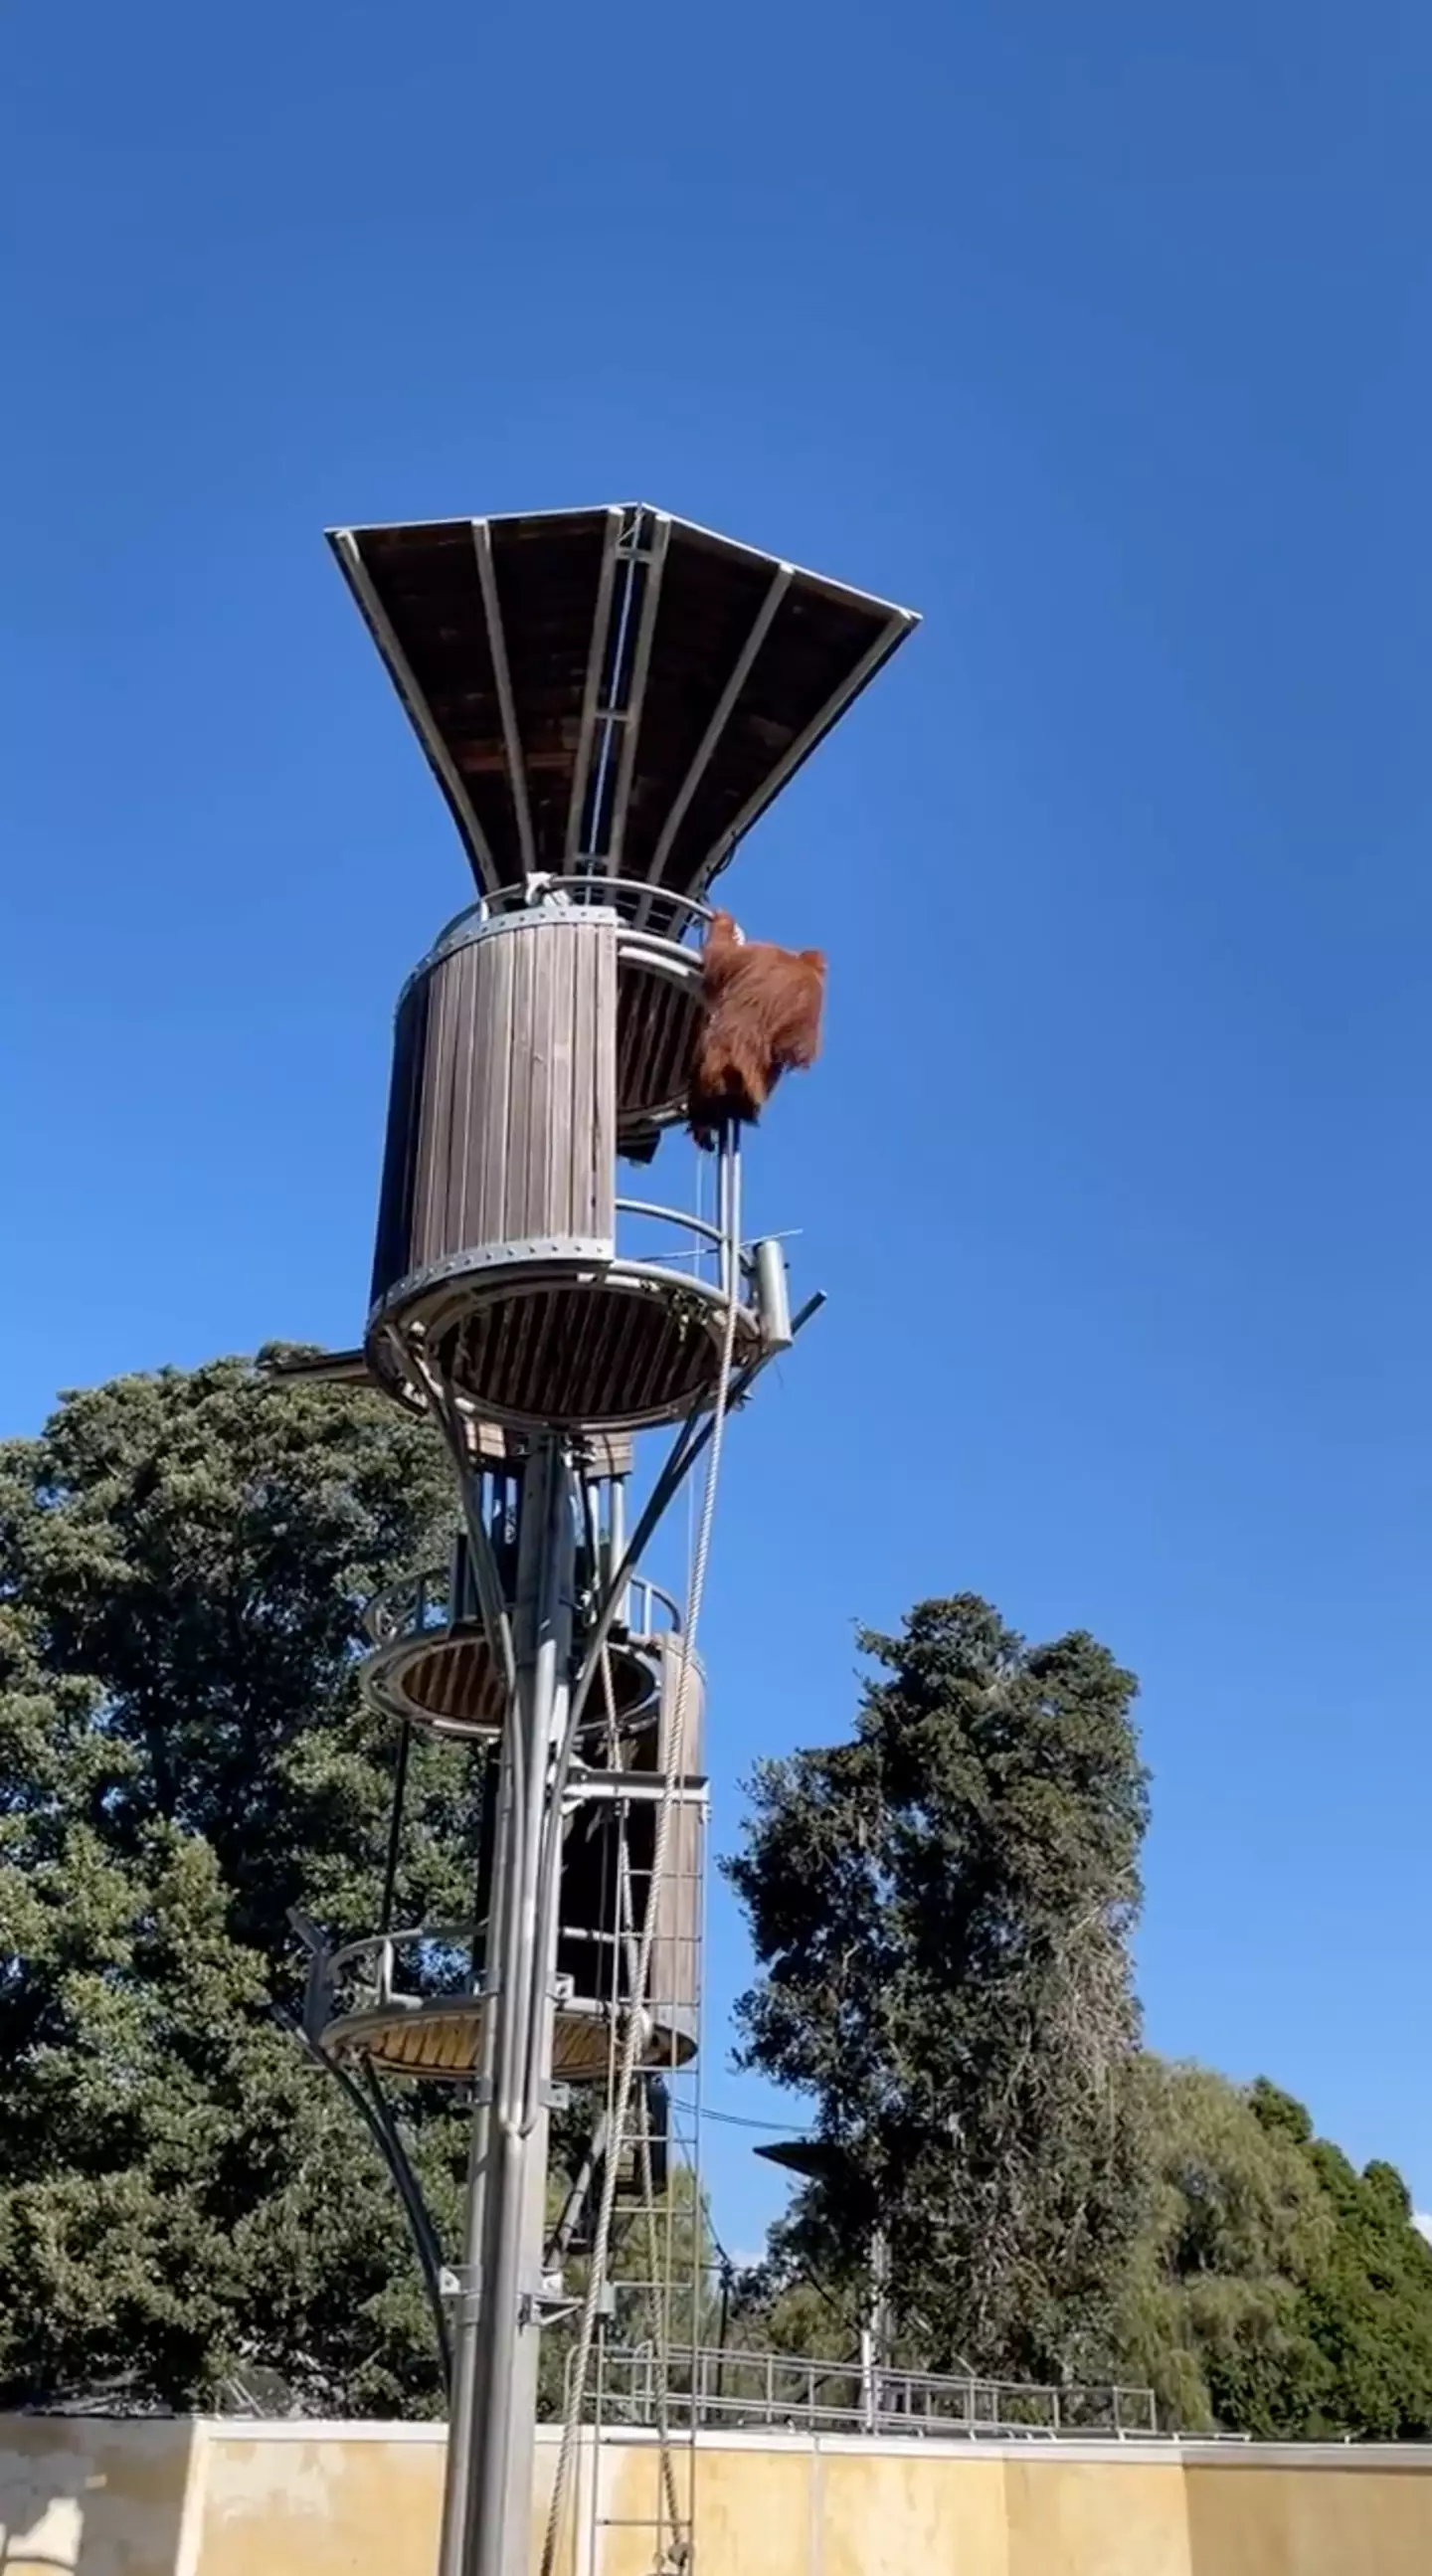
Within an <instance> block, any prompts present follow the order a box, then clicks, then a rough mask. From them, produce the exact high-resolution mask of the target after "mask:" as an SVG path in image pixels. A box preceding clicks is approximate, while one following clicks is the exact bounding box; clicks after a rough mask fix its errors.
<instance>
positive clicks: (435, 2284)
mask: <svg viewBox="0 0 1432 2576" xmlns="http://www.w3.org/2000/svg"><path fill="white" fill-rule="evenodd" d="M273 2009H274V2019H275V2020H276V2021H277V2023H278V2025H279V2027H280V2029H281V2030H284V2031H286V2032H287V2033H288V2036H289V2037H290V2038H291V2039H296V2040H298V2042H299V2043H300V2045H301V2046H302V2047H303V2048H304V2049H305V2050H306V2051H307V2054H308V2055H309V2056H310V2057H311V2058H312V2059H313V2061H314V2064H315V2065H316V2066H321V2067H322V2068H323V2071H324V2073H325V2074H326V2075H331V2076H332V2078H333V2080H334V2082H335V2083H336V2084H337V2085H338V2086H339V2087H340V2089H341V2090H342V2091H343V2092H344V2093H345V2094H346V2095H347V2097H348V2099H349V2101H350V2102H351V2103H352V2105H353V2107H354V2109H355V2110H356V2111H357V2113H358V2115H359V2118H360V2119H361V2120H362V2122H363V2125H364V2127H365V2128H366V2130H367V2131H368V2135H369V2136H370V2138H371V2139H372V2141H373V2143H374V2145H375V2146H376V2148H377V2150H378V2153H379V2154H380V2156H381V2157H382V2159H383V2162H384V2164H385V2165H386V2166H387V2168H388V2174H389V2178H390V2180H391V2182H392V2184H393V2186H394V2189H395V2190H396V2192H397V2194H398V2198H399V2199H400V2201H401V2202H402V2204H403V2215H404V2217H405V2218H406V2219H407V2222H408V2233H409V2235H410V2237H411V2238H412V2243H413V2252H414V2253H415V2254H416V2256H417V2258H418V2270H419V2271H420V2272H421V2274H422V2278H423V2289H424V2291H425V2292H426V2295H427V2302H428V2308H429V2312H430V2314H431V2316H432V2321H433V2334H434V2337H435V2339H436V2342H437V2348H438V2366H439V2368H440V2370H441V2372H442V2380H443V2389H444V2392H445V2393H448V2392H450V2391H451V2388H452V2343H451V2340H450V2338H449V2335H448V2321H447V2311H446V2309H445V2308H444V2306H443V2293H442V2258H441V2254H440V2251H439V2247H438V2240H437V2232H436V2230H435V2228H434V2226H433V2222H432V2219H431V2217H430V2215H429V2212H428V2205H427V2202H426V2201H425V2200H424V2198H423V2195H422V2190H421V2187H420V2185H419V2182H418V2178H417V2175H416V2174H415V2173H414V2171H413V2168H412V2166H411V2164H410V2163H409V2161H408V2156H407V2150H406V2149H405V2147H404V2145H403V2142H402V2140H401V2138H400V2137H399V2135H398V2132H397V2129H396V2128H395V2126H394V2124H393V2116H392V2113H391V2111H390V2110H389V2108H388V2105H387V2102H386V2101H385V2100H384V2097H383V2094H382V2091H381V2089H380V2087H379V2084H378V2079H377V2076H376V2075H375V2074H374V2072H373V2070H372V2068H371V2066H369V2065H368V2063H367V2061H366V2059H365V2061H364V2073H365V2075H366V2077H367V2079H368V2086H369V2087H370V2088H371V2089H366V2090H365V2088H364V2086H363V2085H361V2084H358V2083H356V2082H355V2081H354V2078H353V2077H352V2076H351V2075H350V2074H349V2073H348V2071H347V2068H346V2067H343V2066H339V2065H338V2064H337V2063H336V2061H335V2060H334V2059H333V2058H331V2057H330V2056H328V2054H327V2053H326V2051H325V2050H323V2049H321V2048H320V2047H319V2046H318V2043H317V2041H316V2040H314V2039H311V2038H310V2036H309V2034H308V2032H307V2031H306V2030H304V2029H303V2028H302V2026H301V2025H300V2024H299V2023H298V2022H296V2021H294V2020H293V2019H292V2018H291V2017H290V2015H289V2014H287V2013H286V2012H284V2011H283V2010H282V2009H281V2007H280V2006H278V2005H275V2006H274V2008H273Z"/></svg>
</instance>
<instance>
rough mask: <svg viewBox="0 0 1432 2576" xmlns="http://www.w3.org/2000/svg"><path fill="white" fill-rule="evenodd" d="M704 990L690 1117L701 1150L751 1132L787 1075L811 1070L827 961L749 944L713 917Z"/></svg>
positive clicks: (811, 953) (806, 951)
mask: <svg viewBox="0 0 1432 2576" xmlns="http://www.w3.org/2000/svg"><path fill="white" fill-rule="evenodd" d="M701 989H702V995H703V998H704V1000H705V1004H706V1019H705V1024H704V1026H703V1028H702V1031H701V1036H700V1038H699V1040H698V1042H697V1048H696V1062H695V1064H694V1066H693V1067H692V1073H691V1088H690V1091H689V1093H688V1096H687V1117H688V1120H689V1123H690V1127H691V1133H692V1135H693V1136H694V1137H695V1139H696V1142H697V1144H698V1145H705V1146H706V1147H707V1148H708V1149H709V1148H710V1147H711V1146H712V1145H714V1143H715V1141H716V1137H717V1133H718V1131H719V1130H720V1129H721V1128H722V1127H723V1126H726V1125H728V1124H734V1123H736V1122H738V1121H741V1122H744V1123H745V1124H746V1125H747V1126H751V1125H754V1123H755V1121H756V1119H757V1118H758V1117H759V1115H760V1113H761V1111H762V1110H763V1109H764V1107H765V1105H766V1102H767V1101H768V1100H769V1098H770V1096H771V1093H772V1092H773V1091H774V1089H775V1087H776V1084H777V1082H778V1081H779V1080H780V1077H781V1075H782V1074H783V1073H790V1072H792V1071H793V1070H796V1069H799V1070H801V1071H804V1069H805V1067H806V1066H807V1065H812V1064H814V1062H815V1060H816V1057H817V1056H818V1055H819V1053H820V1015H821V1006H822V1004H823V1003H824V1000H825V958H824V956H823V955H822V953H821V951H820V950H819V949H818V948H801V949H795V948H776V947H774V946H773V945H772V944H771V942H770V941H769V940H765V939H744V938H743V937H742V935H741V933H740V931H739V930H738V929H737V927H736V924H735V922H734V921H733V920H732V918H731V915H730V913H729V912H713V914H712V916H711V926H710V928H709V930H708V931H707V933H706V945H705V947H704V949H703V950H702V952H701Z"/></svg>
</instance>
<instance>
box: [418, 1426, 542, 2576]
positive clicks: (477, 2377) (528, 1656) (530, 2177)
mask: <svg viewBox="0 0 1432 2576" xmlns="http://www.w3.org/2000/svg"><path fill="white" fill-rule="evenodd" d="M573 1501H574V1481H573V1474H572V1468H571V1463H570V1460H569V1457H568V1455H567V1451H566V1449H565V1447H564V1446H563V1444H562V1443H561V1442H560V1441H559V1440H557V1439H556V1438H555V1437H553V1436H552V1435H550V1434H548V1435H545V1436H543V1437H542V1438H541V1439H539V1440H536V1441H534V1443H533V1445H532V1450H531V1453H530V1455H529V1458H528V1463H527V1470H526V1475H525V1477H524V1489H523V1497H522V1522H521V1532H520V1537H519V1548H518V1568H517V1617H516V1622H515V1637H514V1645H515V1651H516V1686H515V1691H514V1704H513V1707H512V1710H511V1713H510V1716H509V1721H508V1724H507V1727H506V1729H505V1731H504V1736H503V1752H502V1761H503V1771H504V1782H503V1793H502V1807H501V1814H500V1820H499V1830H498V1856H497V1867H496V1875H495V1885H494V1890H493V1902H492V1907H491V1911H490V1914H489V1933H488V1945H487V1958H486V1969H485V1976H484V1984H485V1987H486V1991H487V1993H488V1995H489V1997H490V1999H491V2000H490V2004H489V2010H488V2014H487V2023H488V2027H489V2029H490V2030H491V2033H492V2054H491V2092H492V2100H491V2105H490V2107H488V2106H483V2105H479V2107H478V2108H477V2110H476V2112H475V2115H474V2129H473V2155H472V2167H471V2175H470V2189H469V2211H468V2218H469V2227H468V2237H469V2245H470V2247H471V2250H472V2254H473V2258H474V2259H473V2260H472V2261H471V2263H470V2264H468V2265H465V2267H464V2277H463V2290H464V2307H465V2309H470V2310H471V2314H470V2316H469V2315H467V2314H464V2316H463V2318H462V2320H461V2330H460V2333H459V2336H458V2342H457V2353H456V2356H455V2360H456V2378H457V2385H456V2387H455V2390H454V2405H453V2423H452V2445H453V2449H452V2456H451V2457H450V2460H449V2467H448V2478H447V2492H446V2495H445V2499H444V2514H443V2552H442V2557H441V2561H440V2566H441V2576H518V2571H519V2570H523V2569H525V2567H526V2563H527V2550H528V2546H529V2534H530V2528H531V2519H532V2478H533V2460H534V2449H535V2421H536V2397H537V2361H538V2345H539V2340H540V2336H541V2327H542V2314H543V2299H542V2289H543V2280H542V2254H543V2217H544V2202H545V2196H546V2182H547V2129H548V2102H547V2095H548V2087H547V2085H546V2083H545V2081H542V2080H539V2081H538V2082H537V2083H535V2084H534V2083H533V2082H532V2081H531V2080H530V2075H529V2069H530V2068H531V2067H532V2066H534V2065H535V2066H536V2067H537V2068H538V2069H539V2070H543V2071H545V2069H546V2068H547V2067H548V2066H549V2065H550V2063H551V2050H552V2018H553V1984H554V1978H555V1972H556V1955H557V1880H556V1877H555V1874H554V1875H553V1876H552V1877H551V1878H550V1879H549V1880H547V1881H546V1882H545V1884H544V1873H543V1871H542V1866H541V1864H542V1853H543V1842H544V1834H545V1831H546V1829H547V1827H548V1825H549V1820H550V1809H551V1799H552V1770H553V1762H554V1757H555V1753H556V1749H557V1747H558V1745H559V1744H560V1743H561V1740H562V1737H563V1735H564V1734H565V1732H566V1724H567V1696H568V1690H569V1686H570V1671H571V1621H572V1590H573V1580H574V1571H575V1568H574V1542H575V1523H574V1516H573ZM478 2204H480V2206H479V2205H478ZM479 2303H480V2311H481V2332H480V2335H479V2332H478V2308H479ZM459 2398H460V2399H461V2406H462V2420H461V2421H460V2420H459Z"/></svg>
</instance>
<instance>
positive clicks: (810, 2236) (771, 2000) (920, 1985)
mask: <svg viewBox="0 0 1432 2576" xmlns="http://www.w3.org/2000/svg"><path fill="white" fill-rule="evenodd" d="M862 1644H863V1646H864V1648H865V1651H866V1652H867V1653H868V1654H869V1655H870V1656H871V1657H872V1658H873V1660H874V1663H875V1665H876V1668H877V1673H876V1677H875V1678H873V1679H871V1680H870V1681H869V1682H868V1683H867V1685H866V1687H865V1689H864V1692H863V1696H862V1699H861V1703H860V1707H859V1710H858V1714H857V1717H856V1722H855V1728H854V1733H853V1736H852V1737H851V1738H850V1739H849V1740H848V1741H846V1742H844V1743H840V1744H836V1745H833V1746H829V1747H826V1748H823V1749H820V1750H816V1751H807V1752H801V1753H797V1754H793V1755H791V1756H789V1757H788V1758H786V1759H782V1760H778V1761H768V1762H764V1763H763V1764H761V1766H760V1767H759V1769H758V1771H757V1774H756V1777H755V1780H754V1783H753V1788H752V1819H751V1826H750V1831H749V1835H748V1839H747V1843H746V1847H745V1849H744V1851H743V1852H742V1853H741V1854H740V1855H739V1856H738V1857H737V1858H735V1859H734V1860H732V1861H731V1862H729V1863H728V1864H727V1868H728V1874H729V1876H730V1878H731V1881H732V1883H733V1884H734V1886H735V1887H736V1889H737V1891H738V1893H739V1894H740V1896H741V1897H742V1899H743V1900H744V1902H745V1905H746V1909H747V1912H748V1915H749V1918H750V1925H751V1932H752V1937H753V1940H754V1944H755V1950H756V1956H757V1960H758V1962H759V1966H760V1970H761V1974H760V1978H759V1980H758V1982H757V1983H756V1984H755V1985H754V1986H753V1987H752V1989H751V1990H750V1992H749V1993H748V1994H747V1995H746V1997H745V1998H744V2000H743V2002H742V2004H741V2006H740V2014H741V2019H742V2022H743V2024H744V2030H745V2039H746V2057H747V2061H748V2063H750V2064H752V2065H754V2066H758V2067H759V2068H760V2069H761V2070H762V2071H763V2072H764V2073H766V2074H768V2075H770V2076H773V2077H775V2078H776V2079H778V2080H779V2081H780V2082H782V2083H785V2084H788V2085H791V2086H793V2087H795V2088H796V2089H798V2090H800V2091H802V2092H804V2093H806V2094H807V2095H809V2096H810V2097H811V2100H812V2104H813V2108H814V2114H815V2121H816V2127H817V2132H818V2135H819V2137H820V2139H821V2140H822V2141H823V2142H824V2144H825V2146H826V2147H827V2149H828V2150H829V2151H830V2153H829V2159H828V2167H827V2172H826V2174H825V2175H824V2176H823V2177H822V2178H821V2179H819V2180H817V2181H813V2182H812V2183H810V2184H809V2185H807V2186H806V2187H805V2189H804V2190H803V2191H802V2193H801V2195H800V2196H799V2198H798V2201H797V2204H796V2209H795V2212H794V2215H793V2218H792V2220H791V2222H790V2223H789V2225H788V2227H787V2230H786V2232H785V2252H786V2255H787V2258H788V2259H789V2258H790V2257H791V2256H792V2255H795V2256H797V2257H798V2258H799V2259H801V2260H804V2261H805V2262H807V2263H808V2264H809V2266H810V2267H811V2268H813V2269H815V2270H816V2271H818V2272H821V2273H823V2274H824V2275H825V2276H826V2277H828V2278H833V2279H835V2280H837V2281H842V2280H843V2281H844V2282H846V2283H850V2282H851V2281H852V2280H857V2279H858V2277H859V2275H860V2273H861V2271H862V2269H863V2268H864V2267H865V2266H866V2264H867V2263H868V2260H869V2249H870V2244H871V2237H872V2231H873V2230H874V2228H875V2226H876V2224H877V2222H878V2223H879V2225H880V2227H881V2229H882V2231H883V2234H884V2239H885V2245H886V2252H887V2259H888V2267H889V2299H890V2306H891V2309H892V2311H893V2316H894V2320H895V2324H896V2328H897V2332H898V2334H899V2335H900V2336H901V2337H902V2338H903V2339H904V2341H905V2343H906V2344H907V2347H908V2348H909V2349H910V2351H911V2356H912V2357H919V2358H921V2359H923V2360H924V2361H925V2362H926V2363H927V2364H932V2365H934V2366H936V2367H955V2366H958V2365H959V2364H960V2363H961V2362H968V2363H969V2364H971V2365H972V2366H973V2367H974V2368H976V2369H978V2370H980V2371H983V2372H986V2373H1004V2374H1009V2375H1019V2376H1026V2377H1028V2376H1039V2377H1043V2376H1046V2375H1048V2376H1055V2377H1078V2376H1080V2375H1086V2376H1087V2375H1090V2374H1091V2373H1093V2372H1094V2371H1097V2370H1099V2369H1102V2368H1104V2367H1106V2366H1107V2363H1108V2360H1109V2358H1110V2355H1111V2351H1112V2348H1113V2340H1112V2339H1113V2333H1114V2321H1115V2313H1116V2307H1117V2301H1118V2298H1119V2296H1120V2294H1121V2290H1122V2284H1123V2279H1124V2274H1125V2269H1126V2265H1127V2261H1128V2257H1129V2252H1130V2248H1131V2245H1132V2243H1133V2241H1134V2239H1135V2237H1136V2235H1137V2231H1138V2227H1139V2224H1140V2220H1141V2216H1142V2206H1143V2200H1142V2168H1141V2164H1140V2159H1139V2155H1138V2150H1137V2139H1136V2132H1135V2128H1134V2125H1133V2124H1132V2123H1131V2122H1130V2121H1129V2120H1128V2118H1127V2117H1126V2116H1125V2094H1126V2089H1127V2086H1128V2083H1129V2079H1130V2074H1131V2069H1132V2066H1133V2061H1134V2052H1135V2045H1136V2038H1137V2016H1136V2011H1135V2006H1134V2002H1133V1997H1132V1990H1131V1983H1130V1968H1129V1955H1128V1935H1129V1929H1130V1925H1131V1923H1132V1920H1133V1916H1134V1912H1135V1908H1136V1905H1137V1901H1138V1893H1139V1882H1138V1855H1139V1844H1140V1837H1141V1834H1142V1831H1143V1827H1144V1821H1145V1780H1144V1773H1143V1771H1142V1768H1141V1766H1140V1762H1139V1757H1138V1750H1137V1744H1136V1740H1135V1735H1134V1730H1133V1726H1132V1723H1131V1719H1130V1709H1131V1706H1132V1702H1133V1699H1134V1694H1135V1689H1136V1685H1135V1682H1134V1680H1133V1677H1132V1675H1130V1674H1128V1673H1126V1672H1123V1671H1121V1670H1120V1668H1119V1667H1118V1666H1117V1665H1116V1664H1115V1662H1114V1661H1113V1658H1112V1657H1111V1656H1110V1655H1109V1654H1108V1652H1107V1651H1106V1649H1105V1648H1104V1647H1102V1646H1101V1645H1099V1644H1097V1643H1096V1642H1095V1640H1094V1639H1093V1638H1092V1637H1089V1636H1087V1635H1084V1634H1082V1633H1078V1634H1074V1635H1070V1636H1066V1637H1061V1638H1059V1639H1057V1640H1056V1641H1055V1642H1054V1643H1052V1644H1050V1645H1044V1646H1030V1645H1027V1644H1026V1643H1025V1642H1024V1640H1023V1639H1021V1638H1020V1637H1018V1636H1017V1635H1016V1634H1015V1633H1014V1632H1013V1631H1012V1630H1011V1629H1010V1628H1008V1627H1007V1626H1006V1625H1005V1623H1004V1622H1003V1621H1002V1620H1001V1618H1000V1617H999V1615H998V1613H997V1612H996V1611H995V1610H993V1609H992V1608H991V1607H990V1605H989V1604H988V1603H987V1602H985V1601H982V1600H979V1599H977V1598H976V1597H974V1596H973V1595H971V1594H960V1595H958V1596H957V1597H956V1598H954V1599H953V1600H945V1601H928V1602H923V1603H921V1604H920V1605H919V1606H918V1607H917V1608H915V1609H914V1610H912V1611H911V1612H910V1613H909V1615H908V1617H907V1618H906V1620H905V1622H904V1626H903V1628H902V1630H901V1633H900V1634H899V1636H896V1637H887V1636H879V1635H870V1634H867V1635H865V1636H864V1637H863V1639H862Z"/></svg>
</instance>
